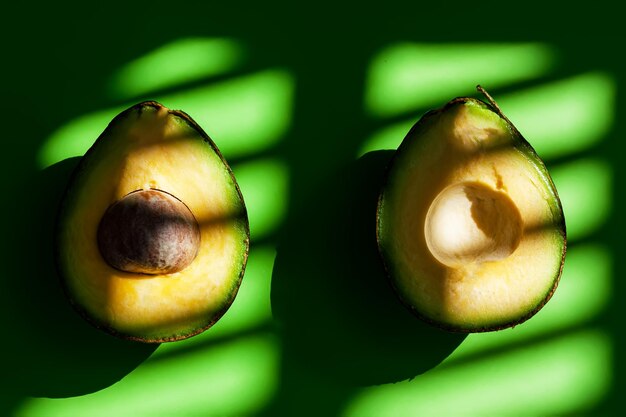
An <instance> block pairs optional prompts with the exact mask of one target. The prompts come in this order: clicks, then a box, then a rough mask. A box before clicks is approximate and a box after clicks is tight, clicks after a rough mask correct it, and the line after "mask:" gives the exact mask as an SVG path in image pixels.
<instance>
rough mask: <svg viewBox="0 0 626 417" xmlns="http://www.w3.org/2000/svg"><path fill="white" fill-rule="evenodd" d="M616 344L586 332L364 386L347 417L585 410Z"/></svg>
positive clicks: (600, 392)
mask: <svg viewBox="0 0 626 417" xmlns="http://www.w3.org/2000/svg"><path fill="white" fill-rule="evenodd" d="M611 362H612V359H611V344H610V340H609V339H608V337H607V336H606V335H604V334H602V333H600V332H597V331H585V332H579V333H575V334H572V335H568V336H565V337H560V338H559V339H556V340H552V341H550V342H546V343H542V344H538V345H535V346H532V347H529V348H527V349H524V350H521V351H516V352H512V353H509V354H506V355H502V356H497V357H491V358H487V359H484V360H481V361H479V362H472V363H468V364H464V365H462V366H457V367H451V368H447V369H442V370H435V371H432V372H429V373H427V374H424V375H422V376H418V377H417V378H415V379H414V380H413V381H405V382H401V383H397V384H391V385H383V386H378V387H371V388H367V389H364V390H363V391H361V392H360V393H359V394H358V395H356V396H355V397H354V398H353V399H352V401H351V402H350V403H349V405H348V407H347V409H346V410H345V412H344V413H343V416H344V417H357V416H358V417H369V416H372V417H397V416H404V417H411V416H419V417H421V416H460V417H473V416H477V417H490V416H492V417H496V416H497V417H500V416H543V415H560V414H564V413H570V412H576V411H583V410H584V409H586V408H588V407H591V406H593V405H594V404H596V403H598V402H599V401H600V400H601V399H602V397H603V396H604V395H605V394H606V391H607V390H608V388H609V385H610V381H611V377H612V375H611V366H612V365H611Z"/></svg>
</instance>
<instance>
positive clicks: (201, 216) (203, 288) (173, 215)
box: [56, 102, 250, 343]
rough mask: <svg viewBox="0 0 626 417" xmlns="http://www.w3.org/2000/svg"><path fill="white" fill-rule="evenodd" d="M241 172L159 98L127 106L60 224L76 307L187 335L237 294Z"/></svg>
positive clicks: (99, 144)
mask: <svg viewBox="0 0 626 417" xmlns="http://www.w3.org/2000/svg"><path fill="white" fill-rule="evenodd" d="M249 236H250V232H249V225H248V217H247V212H246V207H245V204H244V201H243V197H242V195H241V192H240V190H239V187H238V185H237V182H236V180H235V177H234V175H233V173H232V171H231V169H230V167H229V166H228V164H227V162H226V161H225V160H224V158H223V157H222V155H221V153H220V152H219V150H218V148H217V146H216V145H215V143H214V142H213V141H212V140H211V139H210V138H209V136H208V135H207V134H206V133H205V132H204V131H203V130H202V129H201V128H200V126H198V124H197V123H196V122H194V121H193V120H192V118H191V117H190V116H188V115H187V114H186V113H184V112H182V111H175V110H169V109H167V108H166V107H164V106H163V105H161V104H159V103H157V102H143V103H139V104H137V105H135V106H133V107H131V108H129V109H128V110H126V111H124V112H122V113H120V114H119V115H118V116H117V117H115V118H114V119H113V121H112V122H111V123H110V124H109V126H108V127H107V128H106V129H105V131H104V132H103V133H102V134H101V135H100V137H99V138H98V139H97V140H96V142H95V143H94V145H93V146H92V147H91V148H90V149H89V151H88V152H87V153H86V154H85V156H84V157H83V158H82V159H81V161H80V162H79V165H78V166H77V168H76V170H75V171H74V173H73V175H72V178H71V180H70V182H69V184H68V186H67V189H66V193H65V195H64V198H63V201H62V204H61V208H60V212H59V217H58V221H57V227H56V261H57V266H58V270H59V273H60V276H61V281H62V284H63V288H64V290H65V293H66V295H67V297H68V298H69V300H70V301H71V303H72V305H73V306H74V307H75V308H76V309H77V310H78V311H79V312H80V313H81V314H82V316H83V317H84V318H86V319H87V320H88V321H89V322H91V323H92V324H93V325H95V326H96V327H98V328H100V329H102V330H104V331H107V332H109V333H111V334H113V335H116V336H119V337H122V338H125V339H131V340H136V341H141V342H154V343H157V342H166V341H175V340H181V339H185V338H188V337H190V336H193V335H196V334H198V333H200V332H202V331H204V330H206V329H208V328H209V327H211V326H212V325H213V324H214V323H215V322H216V321H217V320H218V319H219V318H220V317H221V316H222V315H223V314H224V313H225V312H226V310H227V309H228V307H229V306H230V305H231V303H232V302H233V300H234V298H235V296H236V294H237V291H238V288H239V286H240V283H241V280H242V277H243V273H244V269H245V265H246V261H247V257H248V250H249V240H250V239H249Z"/></svg>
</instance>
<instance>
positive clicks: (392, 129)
mask: <svg viewBox="0 0 626 417" xmlns="http://www.w3.org/2000/svg"><path fill="white" fill-rule="evenodd" d="M415 122H417V120H414V119H411V120H406V121H404V122H400V123H394V124H392V125H389V126H387V127H385V128H383V129H381V130H379V131H377V132H375V133H374V134H373V135H372V136H370V137H369V138H368V139H366V140H365V142H363V145H362V146H361V148H360V149H359V151H358V153H357V157H360V156H363V155H365V154H366V153H368V152H372V151H378V150H383V149H391V150H396V149H397V148H398V146H400V143H401V142H402V140H403V139H404V137H405V136H406V134H407V133H409V130H411V127H412V126H413V125H414V124H415Z"/></svg>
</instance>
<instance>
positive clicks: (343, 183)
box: [271, 151, 465, 415]
mask: <svg viewBox="0 0 626 417" xmlns="http://www.w3.org/2000/svg"><path fill="white" fill-rule="evenodd" d="M392 154H393V152H391V151H379V152H372V153H369V154H366V155H365V156H363V157H362V158H360V159H359V160H357V161H355V162H352V163H348V164H347V166H345V167H344V168H343V169H341V170H340V171H339V172H336V173H335V174H334V175H330V176H328V177H327V178H326V179H325V180H324V181H322V182H321V183H320V186H319V188H317V189H316V190H310V195H309V197H310V198H309V200H308V202H307V204H303V205H302V206H301V207H302V209H301V211H300V212H299V213H298V214H297V215H294V216H293V217H292V218H291V221H290V222H289V223H288V224H286V226H285V227H284V229H283V235H282V240H281V243H280V245H279V247H278V254H277V258H276V263H275V266H274V271H273V279H272V295H271V299H272V309H273V312H274V316H275V318H276V320H277V322H278V323H279V325H280V326H281V327H280V328H281V330H282V337H283V343H284V349H285V352H284V355H285V356H284V358H285V362H286V363H285V364H284V366H285V368H284V369H283V372H284V373H286V374H285V375H283V384H285V385H286V386H288V385H289V384H294V383H295V381H296V380H297V379H298V375H297V374H298V373H300V372H302V373H303V374H304V375H307V378H309V379H310V377H311V376H312V375H315V376H313V378H320V380H326V381H327V382H328V383H329V384H330V386H334V384H337V383H339V384H342V385H343V386H344V388H346V387H358V386H366V385H374V384H384V383H390V382H397V381H401V380H406V379H409V378H413V377H415V376H416V375H419V374H421V373H423V372H425V371H427V370H429V369H431V368H433V367H435V366H437V364H439V363H440V362H441V361H442V360H443V359H445V358H446V357H447V356H448V355H449V354H450V353H451V352H452V351H453V350H454V349H455V348H456V347H457V346H458V345H459V344H460V343H461V342H462V341H463V339H464V337H465V336H464V335H460V334H453V333H448V332H444V331H442V330H439V329H436V328H434V327H432V326H430V325H428V324H426V323H424V322H422V321H420V320H419V319H417V318H416V317H415V316H413V315H412V314H411V313H410V312H409V311H408V310H407V309H406V308H404V307H403V306H402V305H401V304H400V302H399V301H398V299H397V298H396V296H395V294H394V292H393V290H392V288H391V286H390V285H389V283H388V282H387V279H386V276H385V273H384V270H383V266H382V263H381V261H380V259H379V256H378V251H377V247H376V234H375V225H376V223H375V219H376V215H375V214H376V204H377V199H378V194H379V191H380V186H381V185H382V181H383V177H384V175H383V174H384V171H385V167H386V165H387V163H388V161H389V160H390V158H391V155H392ZM296 364H297V366H296ZM298 368H300V371H298V370H297V369H298ZM329 391H332V392H325V393H324V395H325V397H324V398H325V401H326V400H328V399H332V395H333V394H334V395H337V396H338V398H337V400H338V402H339V401H340V400H341V394H340V395H338V394H339V392H337V391H336V390H334V389H331V390H329ZM290 395H291V394H290ZM309 395H310V394H309ZM329 397H330V398H329ZM344 399H345V397H344ZM326 402H327V403H328V404H330V403H332V400H331V401H326ZM318 411H319V412H322V411H326V412H330V410H318ZM328 415H330V414H328Z"/></svg>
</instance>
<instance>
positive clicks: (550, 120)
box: [358, 73, 615, 159]
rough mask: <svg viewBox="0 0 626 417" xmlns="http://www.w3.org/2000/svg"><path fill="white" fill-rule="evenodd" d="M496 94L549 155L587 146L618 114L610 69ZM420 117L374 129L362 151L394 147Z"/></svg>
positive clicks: (530, 138) (544, 154) (522, 129)
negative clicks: (500, 95) (375, 130)
mask: <svg viewBox="0 0 626 417" xmlns="http://www.w3.org/2000/svg"><path fill="white" fill-rule="evenodd" d="M496 100H497V101H498V103H499V105H500V107H501V108H502V111H503V112H504V113H505V114H506V115H507V117H508V118H509V119H510V120H511V121H512V122H513V123H514V124H515V126H516V127H517V128H518V130H519V131H520V132H521V133H522V135H523V136H524V137H525V138H526V139H527V140H528V141H530V143H531V144H532V145H533V147H534V148H535V150H536V151H537V153H538V154H539V155H540V156H541V157H542V158H546V159H547V158H553V157H557V156H563V155H566V154H570V153H573V152H576V151H581V150H584V149H586V148H589V147H590V146H593V145H594V144H596V143H598V142H599V141H600V140H602V139H603V138H604V137H605V135H606V134H607V133H608V131H609V130H610V128H611V125H612V123H613V119H614V113H615V110H614V106H615V82H614V80H613V79H612V78H611V77H609V76H608V75H606V74H603V73H588V74H583V75H579V76H577V77H573V78H569V79H566V80H562V81H557V82H554V83H551V84H548V85H544V86H541V87H534V88H530V89H524V90H518V91H516V92H515V93H511V94H508V95H506V96H503V97H496ZM416 121H417V119H416V118H412V119H409V120H406V121H403V122H400V123H395V124H393V125H390V126H388V127H385V128H383V129H381V130H379V131H378V132H375V133H374V134H373V135H372V136H370V137H369V138H368V139H367V140H366V141H365V142H364V143H363V146H362V147H361V149H360V150H359V153H358V155H359V156H361V155H363V154H365V153H367V152H370V151H375V150H380V149H396V148H397V147H398V145H400V142H402V139H404V137H405V136H406V134H407V133H408V131H409V129H410V128H411V126H412V125H413V124H414V123H415V122H416Z"/></svg>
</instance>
